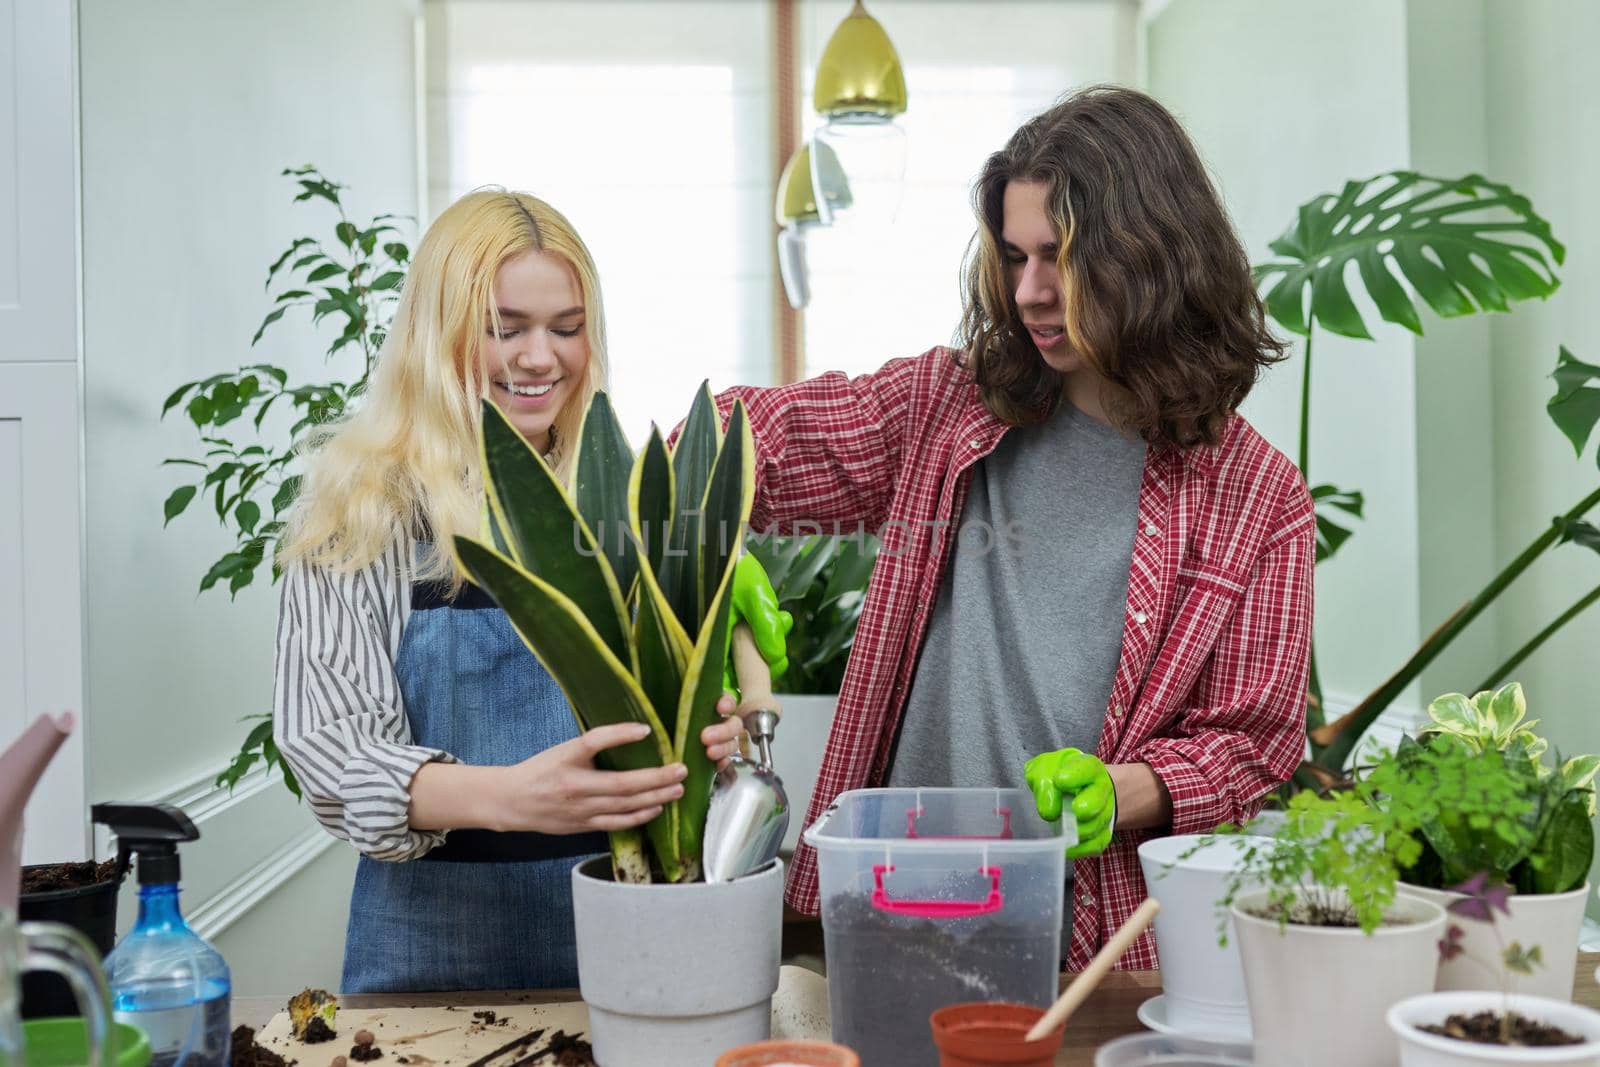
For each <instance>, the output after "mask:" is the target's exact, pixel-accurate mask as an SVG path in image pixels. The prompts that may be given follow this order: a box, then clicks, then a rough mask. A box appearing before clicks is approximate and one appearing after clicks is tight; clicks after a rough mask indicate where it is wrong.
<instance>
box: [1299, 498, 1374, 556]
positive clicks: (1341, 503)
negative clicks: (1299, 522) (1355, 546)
mask: <svg viewBox="0 0 1600 1067" xmlns="http://www.w3.org/2000/svg"><path fill="white" fill-rule="evenodd" d="M1311 499H1312V500H1313V501H1314V502H1315V504H1316V509H1317V560H1316V561H1317V562H1318V563H1321V562H1322V561H1323V560H1325V559H1331V558H1332V557H1333V555H1334V554H1335V553H1337V552H1338V551H1339V549H1340V548H1341V547H1343V545H1344V543H1345V542H1346V541H1348V540H1349V539H1350V533H1351V530H1350V528H1349V527H1348V526H1341V525H1339V523H1338V522H1337V521H1335V520H1334V519H1333V517H1332V516H1331V515H1330V514H1329V512H1332V511H1342V512H1344V513H1345V514H1346V515H1353V516H1354V517H1356V518H1358V519H1359V518H1361V517H1362V515H1361V509H1362V508H1363V507H1364V506H1365V500H1364V498H1363V497H1362V495H1361V492H1360V490H1346V489H1340V488H1339V487H1337V486H1333V485H1319V486H1317V487H1316V488H1315V489H1313V490H1311Z"/></svg>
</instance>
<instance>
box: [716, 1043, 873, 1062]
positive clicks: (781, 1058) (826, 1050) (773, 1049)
mask: <svg viewBox="0 0 1600 1067" xmlns="http://www.w3.org/2000/svg"><path fill="white" fill-rule="evenodd" d="M777 1064H793V1065H794V1067H861V1058H860V1057H859V1056H857V1055H856V1054H855V1053H854V1052H851V1051H850V1050H849V1049H847V1048H845V1047H844V1046H843V1045H835V1044H833V1043H832V1042H828V1041H757V1042H756V1043H755V1044H753V1045H740V1046H739V1047H738V1048H732V1049H729V1050H728V1051H727V1052H724V1053H723V1054H722V1055H720V1056H718V1057H717V1064H716V1067H775V1065H777Z"/></svg>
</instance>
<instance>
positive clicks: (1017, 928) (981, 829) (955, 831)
mask: <svg viewBox="0 0 1600 1067" xmlns="http://www.w3.org/2000/svg"><path fill="white" fill-rule="evenodd" d="M1074 830H1075V828H1074V827H1073V826H1071V825H1070V824H1069V825H1068V826H1067V827H1066V828H1065V829H1063V828H1062V826H1060V825H1057V824H1052V823H1047V822H1045V821H1044V820H1043V819H1041V818H1039V815H1038V811H1037V809H1036V808H1035V806H1034V801H1033V797H1032V795H1031V794H1029V793H1027V792H1026V791H1024V790H1020V789H856V790H851V791H849V792H847V793H844V794H841V795H840V797H839V799H838V800H836V801H835V802H834V803H833V805H832V806H830V807H829V809H828V811H827V812H826V813H824V814H823V816H822V818H821V819H819V820H817V822H815V823H814V824H812V826H811V827H810V828H809V829H808V830H807V831H806V833H805V839H806V842H807V843H808V844H810V845H811V846H812V847H813V848H815V849H816V850H817V874H818V881H819V883H820V890H821V898H822V899H821V904H822V932H823V940H824V943H825V951H826V958H827V961H828V1004H829V1013H830V1015H831V1017H832V1026H833V1039H834V1041H836V1042H838V1043H839V1044H841V1045H846V1046H848V1047H849V1048H852V1049H854V1050H855V1051H856V1053H857V1054H858V1055H860V1057H861V1062H862V1063H864V1064H870V1065H871V1067H926V1065H927V1064H929V1063H933V1062H936V1060H937V1058H938V1053H937V1052H936V1050H935V1047H934V1043H933V1038H932V1035H931V1033H930V1032H929V1027H928V1022H927V1020H928V1018H929V1017H930V1016H931V1015H932V1014H933V1012H934V1011H936V1010H937V1009H939V1008H943V1007H946V1006H947V1005H952V1004H964V1003H971V1002H975V1001H996V1002H1009V1003H1013V1004H1021V1005H1032V1006H1035V1007H1038V1008H1044V1007H1047V1006H1048V1005H1049V1004H1050V1002H1051V1001H1052V1000H1053V999H1054V998H1055V995H1056V991H1057V987H1058V983H1059V977H1060V972H1061V915H1062V890H1063V887H1064V883H1065V878H1066V859H1065V850H1066V848H1067V847H1068V846H1069V845H1071V844H1073V843H1075V840H1076V838H1075V834H1074Z"/></svg>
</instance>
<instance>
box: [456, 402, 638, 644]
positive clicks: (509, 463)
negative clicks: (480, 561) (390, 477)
mask: <svg viewBox="0 0 1600 1067" xmlns="http://www.w3.org/2000/svg"><path fill="white" fill-rule="evenodd" d="M482 450H483V452H482V454H483V470H484V486H485V488H486V489H487V490H488V497H489V503H490V506H491V507H492V508H493V509H494V514H495V518H496V519H497V520H498V521H499V523H500V526H501V527H502V528H503V529H504V530H505V532H506V534H507V538H508V540H509V541H510V543H511V546H512V549H513V556H514V558H515V561H516V562H517V563H519V564H521V565H522V566H523V567H525V568H526V569H527V570H528V571H530V572H532V573H533V574H537V575H538V576H539V577H540V578H541V579H543V580H544V581H545V582H548V583H549V584H550V585H551V586H553V587H554V588H555V589H557V590H559V591H560V592H561V593H562V595H564V596H566V597H568V598H570V599H571V600H572V601H573V603H574V604H576V605H577V610H578V612H579V614H581V615H582V616H583V617H584V618H585V619H587V620H588V621H589V625H590V626H591V627H592V628H593V629H594V630H595V632H596V633H598V634H599V635H600V638H601V639H602V640H603V641H605V643H606V647H607V648H609V649H610V650H611V652H612V654H613V655H615V656H616V657H617V659H618V660H620V661H621V662H623V663H626V664H627V665H628V669H629V671H630V673H631V672H632V670H633V669H634V667H635V664H634V663H633V645H632V642H631V641H630V640H629V639H628V612H627V608H626V606H625V605H624V604H623V601H622V591H621V590H620V589H619V588H618V587H617V579H616V576H615V575H614V574H613V573H612V571H611V567H610V566H609V564H607V563H606V561H605V559H604V558H603V557H602V555H601V553H600V551H599V548H598V547H597V546H596V544H595V541H594V535H593V534H592V533H590V531H589V528H588V525H587V524H586V523H585V522H584V521H583V519H582V517H581V516H580V515H579V514H578V511H577V508H576V507H575V505H574V504H573V502H572V500H571V499H570V498H569V497H568V496H567V493H566V491H565V490H564V489H563V488H562V486H561V480H560V479H559V478H557V477H556V474H555V472H554V471H552V470H551V469H550V467H549V465H548V464H546V463H545V461H544V457H543V456H541V455H539V452H538V450H537V449H536V448H534V447H533V446H532V445H530V444H529V443H528V442H527V439H526V438H524V437H523V436H522V434H521V433H519V432H517V428H516V427H515V426H512V425H511V422H510V420H509V419H507V418H506V417H505V415H504V413H502V412H501V410H500V409H499V408H497V407H495V406H494V404H492V403H490V402H489V401H487V400H485V401H484V402H483V440H482Z"/></svg>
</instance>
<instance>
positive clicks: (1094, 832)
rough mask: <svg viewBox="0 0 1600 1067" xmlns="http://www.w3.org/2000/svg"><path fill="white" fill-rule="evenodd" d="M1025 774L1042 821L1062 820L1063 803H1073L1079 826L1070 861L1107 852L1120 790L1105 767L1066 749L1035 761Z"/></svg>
mask: <svg viewBox="0 0 1600 1067" xmlns="http://www.w3.org/2000/svg"><path fill="white" fill-rule="evenodd" d="M1022 774H1023V777H1024V778H1026V779H1027V781H1028V788H1029V789H1031V790H1033V802H1034V804H1035V805H1036V806H1037V807H1038V809H1039V817H1040V818H1041V819H1044V820H1045V821H1047V822H1054V821H1055V820H1057V819H1059V818H1060V817H1061V802H1062V799H1063V798H1069V799H1070V801H1071V811H1072V817H1073V818H1074V819H1075V820H1077V823H1078V843H1077V844H1076V845H1073V846H1072V847H1071V848H1069V849H1067V858H1068V859H1070V860H1077V859H1083V858H1084V857H1085V856H1098V855H1099V854H1100V853H1102V852H1104V851H1105V848H1106V846H1107V845H1109V844H1110V843H1111V833H1112V830H1113V829H1115V827H1116V823H1117V790H1116V786H1115V785H1113V784H1112V782H1111V772H1110V771H1108V770H1106V765H1105V764H1104V763H1101V762H1100V760H1099V759H1097V758H1096V757H1094V756H1091V755H1090V754H1089V753H1087V752H1080V751H1079V750H1078V749H1075V748H1063V749H1060V750H1059V751H1056V752H1044V753H1041V754H1039V755H1037V756H1035V757H1033V758H1032V759H1030V760H1029V761H1028V762H1027V764H1026V765H1025V766H1024V767H1023V769H1022Z"/></svg>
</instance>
